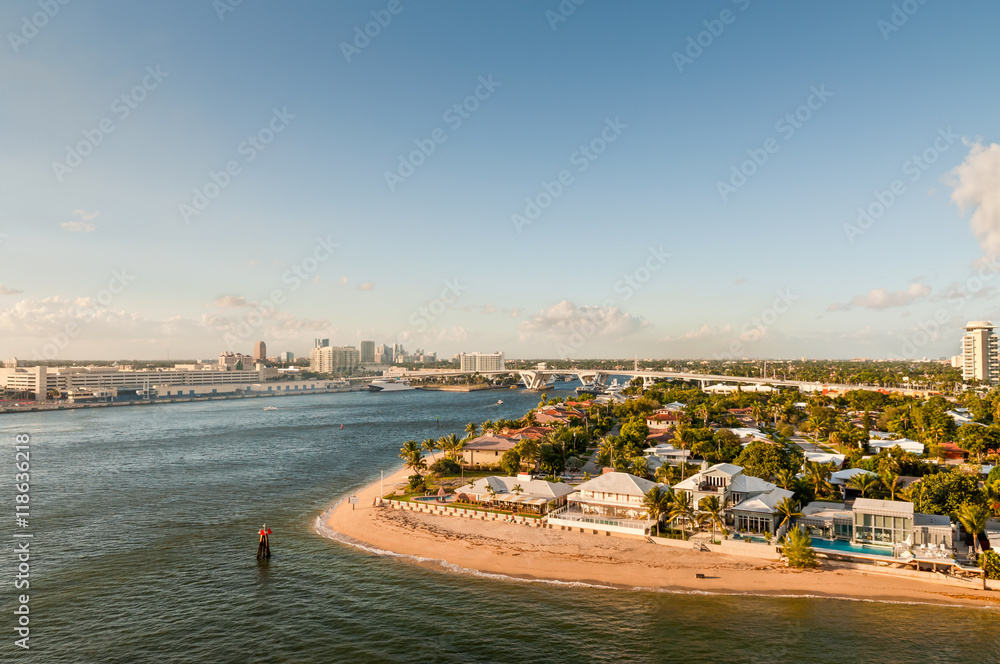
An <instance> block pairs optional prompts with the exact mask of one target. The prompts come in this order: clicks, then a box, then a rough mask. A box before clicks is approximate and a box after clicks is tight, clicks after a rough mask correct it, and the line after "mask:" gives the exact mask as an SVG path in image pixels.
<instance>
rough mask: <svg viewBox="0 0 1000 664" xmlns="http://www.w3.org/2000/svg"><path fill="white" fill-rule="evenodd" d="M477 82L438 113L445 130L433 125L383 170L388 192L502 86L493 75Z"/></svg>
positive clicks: (412, 171) (424, 160) (419, 165)
mask: <svg viewBox="0 0 1000 664" xmlns="http://www.w3.org/2000/svg"><path fill="white" fill-rule="evenodd" d="M478 82H479V84H478V85H477V86H476V87H475V89H474V90H473V91H472V94H470V95H469V96H467V97H466V98H465V99H463V100H462V101H460V102H456V103H454V104H452V105H451V106H449V107H448V108H446V109H445V111H444V113H442V114H441V120H442V121H443V122H444V123H445V124H447V125H448V129H447V130H445V129H442V128H440V127H436V128H435V129H433V130H432V131H431V133H430V135H429V136H428V137H427V138H422V139H421V138H417V139H414V141H413V144H414V145H415V146H416V149H415V150H412V151H411V152H409V153H408V154H400V155H399V157H398V159H399V161H398V163H397V166H396V170H395V171H385V173H384V174H383V176H384V177H385V183H386V185H388V187H389V191H390V192H394V191H396V187H398V186H399V185H401V184H403V183H404V182H406V180H407V179H408V178H410V177H411V176H412V175H413V174H414V173H416V172H417V169H418V168H420V167H421V166H423V165H424V164H425V163H426V162H427V159H428V158H429V157H430V156H431V155H432V154H434V153H435V152H436V151H437V147H438V146H439V145H441V144H442V143H444V142H445V141H447V140H448V135H449V134H448V132H449V131H452V132H454V131H457V130H458V128H459V127H461V126H462V124H463V123H464V122H465V121H466V120H468V119H469V118H471V117H472V114H473V113H475V112H476V111H477V110H479V106H480V104H482V102H484V101H486V100H487V99H489V98H490V97H492V96H493V93H494V92H496V89H497V88H499V87H500V86H501V85H503V84H502V83H500V82H498V81H494V80H493V74H489V75H487V76H485V77H483V76H480V77H479V79H478Z"/></svg>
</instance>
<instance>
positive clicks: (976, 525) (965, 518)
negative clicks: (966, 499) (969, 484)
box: [955, 503, 990, 558]
mask: <svg viewBox="0 0 1000 664" xmlns="http://www.w3.org/2000/svg"><path fill="white" fill-rule="evenodd" d="M955 516H956V517H957V518H958V521H959V523H961V524H962V527H963V528H965V532H967V533H969V534H970V535H972V557H973V558H975V557H976V556H977V555H978V553H977V552H978V549H979V547H978V545H979V533H981V532H983V531H984V530H986V521H987V519H989V518H990V513H989V511H987V509H986V508H985V507H983V506H982V505H975V504H973V503H965V504H964V505H962V506H961V507H959V508H958V512H956V513H955Z"/></svg>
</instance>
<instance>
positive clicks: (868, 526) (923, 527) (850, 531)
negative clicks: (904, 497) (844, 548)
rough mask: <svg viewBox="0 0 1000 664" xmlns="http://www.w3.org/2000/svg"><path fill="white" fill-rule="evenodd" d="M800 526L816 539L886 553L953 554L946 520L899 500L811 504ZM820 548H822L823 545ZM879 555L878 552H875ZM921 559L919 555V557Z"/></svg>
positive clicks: (863, 499)
mask: <svg viewBox="0 0 1000 664" xmlns="http://www.w3.org/2000/svg"><path fill="white" fill-rule="evenodd" d="M799 525H802V526H804V527H805V528H806V529H807V530H808V531H809V533H810V535H812V536H813V537H814V538H817V539H823V540H829V541H843V542H850V543H851V544H855V545H876V546H878V545H880V546H882V547H885V548H886V549H898V548H907V549H912V550H913V551H914V552H915V553H916V552H919V551H920V550H927V549H933V550H934V551H941V550H942V545H943V547H944V550H945V551H951V548H952V546H953V545H954V535H953V528H952V525H951V520H950V519H949V518H948V517H947V516H941V515H936V514H921V513H919V512H914V511H913V503H908V502H904V501H899V500H874V499H870V498H858V499H857V500H854V501H853V502H846V503H831V502H820V501H816V502H812V503H809V504H808V505H806V506H805V507H804V508H803V509H802V516H801V517H800V518H799ZM817 546H818V547H819V548H822V543H818V544H817ZM872 551H873V552H875V553H876V555H877V552H878V549H872ZM916 555H917V557H920V554H919V553H917V554H916Z"/></svg>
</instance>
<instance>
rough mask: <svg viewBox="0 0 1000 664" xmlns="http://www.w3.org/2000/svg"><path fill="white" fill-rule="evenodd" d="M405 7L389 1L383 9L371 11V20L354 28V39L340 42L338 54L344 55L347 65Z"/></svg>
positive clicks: (398, 2)
mask: <svg viewBox="0 0 1000 664" xmlns="http://www.w3.org/2000/svg"><path fill="white" fill-rule="evenodd" d="M404 9H406V7H405V6H404V5H403V3H402V1H401V0H389V2H388V4H386V6H385V9H373V10H372V11H371V12H370V13H371V17H372V20H371V21H368V22H367V23H365V24H364V25H363V26H361V25H358V26H355V27H354V39H353V40H351V41H350V42H343V41H342V42H340V52H341V53H343V54H344V59H345V60H347V64H351V59H352V58H353V57H354V56H356V55H361V52H362V51H364V50H365V49H366V48H368V46H369V45H371V43H372V40H373V39H375V38H376V37H378V36H379V35H380V34H382V30H384V29H386V28H388V27H389V24H390V23H392V17H393V16H399V15H400V14H402V13H403V10H404Z"/></svg>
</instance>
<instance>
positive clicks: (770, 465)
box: [733, 440, 790, 479]
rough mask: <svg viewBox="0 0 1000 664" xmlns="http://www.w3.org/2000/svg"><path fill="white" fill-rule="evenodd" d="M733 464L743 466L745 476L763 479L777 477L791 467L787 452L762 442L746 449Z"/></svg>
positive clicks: (755, 442)
mask: <svg viewBox="0 0 1000 664" xmlns="http://www.w3.org/2000/svg"><path fill="white" fill-rule="evenodd" d="M733 463H735V464H736V465H737V466H743V474H744V475H752V476H753V477H759V478H761V479H770V478H772V477H775V476H776V475H777V474H778V473H780V472H781V471H782V469H783V468H789V467H790V466H789V458H788V454H786V452H785V450H783V449H782V448H780V447H778V446H777V445H772V444H771V443H766V442H764V441H760V440H758V441H754V442H752V443H750V444H749V445H747V446H746V447H744V448H743V451H742V452H740V454H739V456H737V457H736V459H735V460H734V461H733Z"/></svg>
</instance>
